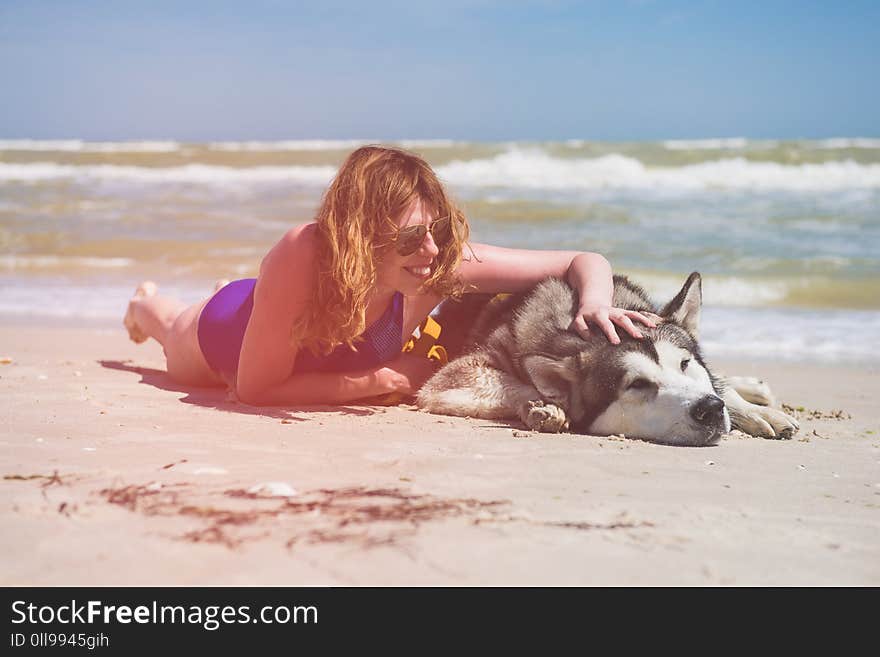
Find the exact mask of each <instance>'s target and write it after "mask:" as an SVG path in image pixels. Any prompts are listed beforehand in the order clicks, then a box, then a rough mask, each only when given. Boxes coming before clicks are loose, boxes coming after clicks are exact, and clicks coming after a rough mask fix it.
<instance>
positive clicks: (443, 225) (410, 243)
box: [394, 217, 450, 256]
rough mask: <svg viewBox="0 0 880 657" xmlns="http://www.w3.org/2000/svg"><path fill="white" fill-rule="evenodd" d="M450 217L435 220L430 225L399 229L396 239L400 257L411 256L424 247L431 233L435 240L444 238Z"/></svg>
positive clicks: (395, 242)
mask: <svg viewBox="0 0 880 657" xmlns="http://www.w3.org/2000/svg"><path fill="white" fill-rule="evenodd" d="M449 225H450V217H441V218H440V219H434V221H432V222H431V223H430V225H428V224H417V225H415V226H405V227H403V228H400V229H398V231H397V236H396V237H395V238H394V244H395V248H396V250H397V253H398V255H402V256H410V255H412V254H413V253H415V252H416V251H418V250H419V248H420V247H421V246H422V243H423V242H424V241H425V235H427V234H428V233H429V232H430V233H431V236H432V237H434V238H437V237H440V238H443V237H445V236H446V232H447V231H448V230H449Z"/></svg>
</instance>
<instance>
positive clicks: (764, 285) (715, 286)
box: [631, 272, 792, 306]
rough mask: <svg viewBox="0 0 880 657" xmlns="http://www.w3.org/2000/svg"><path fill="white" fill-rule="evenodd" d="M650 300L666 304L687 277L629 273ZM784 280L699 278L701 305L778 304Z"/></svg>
mask: <svg viewBox="0 0 880 657" xmlns="http://www.w3.org/2000/svg"><path fill="white" fill-rule="evenodd" d="M631 278H632V280H634V281H638V283H639V285H641V286H642V287H644V288H645V290H647V291H648V293H649V294H650V295H651V297H652V298H653V299H655V300H657V301H658V302H664V303H665V302H666V301H668V300H670V299H672V298H674V297H675V295H676V294H678V291H679V290H680V289H681V286H682V284H684V281H685V279H686V278H687V276H685V275H680V276H676V275H671V274H653V273H648V272H644V273H642V272H639V273H633V274H632V276H631ZM791 287H792V286H791V285H790V284H789V283H786V282H785V281H778V280H776V281H772V280H759V279H746V278H739V277H735V276H723V277H722V276H711V275H709V276H703V284H702V288H703V302H704V303H707V304H710V305H713V306H763V305H770V304H773V303H775V302H778V301H782V300H783V299H785V297H786V296H787V295H788V293H789V291H790V290H791Z"/></svg>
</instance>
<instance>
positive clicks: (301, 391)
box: [235, 224, 435, 406]
mask: <svg viewBox="0 0 880 657" xmlns="http://www.w3.org/2000/svg"><path fill="white" fill-rule="evenodd" d="M315 275H316V274H315V244H314V224H307V225H304V226H299V227H297V228H293V229H291V230H290V231H288V233H287V234H285V236H284V237H283V238H282V239H281V240H280V241H279V242H278V244H276V245H275V246H274V247H273V248H272V250H271V251H269V253H268V254H267V255H266V257H265V258H264V259H263V262H262V264H261V266H260V277H259V278H258V279H257V285H256V288H255V289H254V308H253V311H252V312H251V317H250V320H249V321H248V326H247V330H246V331H245V334H244V340H243V342H242V346H241V354H240V356H239V359H238V375H237V377H236V382H235V394H236V396H237V397H238V399H239V400H240V401H242V402H244V403H246V404H250V405H253V406H274V405H295V404H338V403H344V402H348V401H352V400H354V399H360V398H363V397H370V396H373V395H379V394H383V393H386V392H402V393H405V394H412V393H414V392H415V390H417V389H418V388H419V387H420V386H421V385H422V383H424V382H425V380H426V379H427V378H428V376H430V375H431V374H432V373H433V370H434V368H435V365H434V364H433V362H432V361H429V360H428V359H426V358H418V359H417V358H415V357H413V356H409V355H407V354H401V356H398V357H397V358H396V359H395V360H393V361H391V362H390V363H387V364H385V365H384V366H381V367H376V368H372V369H367V370H362V371H359V372H348V373H344V374H335V373H323V372H320V373H304V374H296V375H293V376H291V371H292V370H293V365H294V362H295V361H296V356H297V353H298V352H299V349H298V348H297V347H296V346H295V345H291V341H290V328H291V326H292V325H293V323H294V322H295V321H296V320H297V319H298V318H299V316H300V315H301V314H302V313H303V312H305V311H306V309H307V307H308V304H309V303H311V302H312V297H311V290H312V288H313V286H314V277H315Z"/></svg>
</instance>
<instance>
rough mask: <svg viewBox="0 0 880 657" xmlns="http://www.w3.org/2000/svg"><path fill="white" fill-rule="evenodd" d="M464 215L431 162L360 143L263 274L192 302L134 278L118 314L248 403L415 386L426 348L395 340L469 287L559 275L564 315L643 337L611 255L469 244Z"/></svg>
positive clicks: (197, 379)
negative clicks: (618, 292) (621, 293)
mask: <svg viewBox="0 0 880 657" xmlns="http://www.w3.org/2000/svg"><path fill="white" fill-rule="evenodd" d="M467 238H468V225H467V221H466V219H465V217H464V215H463V214H462V212H461V211H460V210H459V209H458V208H457V207H456V206H455V205H454V204H453V203H452V201H451V200H450V199H449V197H448V196H447V194H446V191H445V190H444V188H443V186H442V185H441V184H440V182H439V181H438V180H437V177H436V176H435V174H434V172H433V171H432V170H431V168H430V167H429V166H428V164H427V163H426V162H425V161H424V160H422V159H421V158H419V157H418V156H416V155H414V154H412V153H408V152H406V151H403V150H400V149H395V148H385V147H378V146H366V147H363V148H359V149H357V150H356V151H354V152H353V153H352V154H351V155H350V156H349V157H348V158H347V160H346V161H345V163H344V164H343V165H342V167H341V168H340V170H339V172H338V174H337V176H336V178H335V179H334V180H333V182H332V183H331V184H330V187H329V188H328V189H327V191H326V193H325V194H324V198H323V200H322V203H321V206H320V209H319V210H318V215H317V217H316V220H315V222H314V223H310V224H305V225H301V226H296V227H294V228H291V229H290V230H289V231H288V232H287V233H286V234H285V235H284V236H283V237H282V238H281V240H280V241H279V242H278V243H277V244H275V246H274V247H272V249H271V250H270V251H269V253H268V254H267V255H266V257H265V258H264V259H263V261H262V263H261V265H260V273H259V276H258V278H257V279H246V280H242V281H234V282H233V283H230V284H228V285H226V286H225V287H221V288H220V289H219V290H218V291H216V292H215V294H214V295H213V296H212V297H211V298H210V299H207V300H205V301H203V302H201V303H199V304H196V305H194V306H190V307H185V305H184V304H182V303H180V302H178V301H175V300H173V299H169V298H166V297H161V296H158V295H157V294H156V286H155V284H153V283H151V282H149V281H147V282H145V283H142V284H141V286H140V287H139V288H138V290H137V292H136V293H135V297H134V298H132V300H131V302H130V304H129V307H128V312H127V313H126V316H125V320H124V323H125V326H126V328H128V330H129V335H130V337H131V338H132V339H133V340H134V341H136V342H143V341H144V340H146V339H147V338H149V337H152V338H155V339H156V340H158V341H159V342H160V343H161V344H162V346H163V348H164V350H165V356H166V360H167V368H168V373H169V375H170V376H171V377H172V378H174V379H176V380H177V381H179V382H181V383H184V384H188V385H194V386H209V385H222V384H226V385H228V386H229V387H230V388H231V389H232V390H233V391H234V392H235V394H236V395H237V397H238V399H239V400H241V401H243V402H245V403H247V404H252V405H258V406H263V405H266V406H268V405H304V404H336V403H343V402H348V401H351V400H354V399H360V398H364V397H372V396H374V395H379V394H383V393H387V392H400V393H403V394H406V395H410V394H414V393H415V392H416V391H417V390H418V389H419V387H420V386H421V385H422V384H423V383H424V382H425V381H426V380H427V379H428V377H429V376H430V375H431V374H432V373H433V371H434V368H435V367H436V364H435V362H434V361H432V360H428V359H426V358H420V357H415V356H411V355H409V354H405V353H401V351H400V350H401V344H402V342H403V341H405V339H406V338H408V337H409V336H410V334H411V333H412V331H413V330H414V329H415V327H416V326H418V324H419V323H420V321H421V320H422V319H424V317H425V316H427V315H428V313H430V311H431V310H432V309H433V308H434V307H435V306H436V305H437V304H438V303H439V302H440V301H442V300H443V299H444V298H446V297H448V296H457V295H459V294H460V293H462V292H463V291H476V292H493V293H501V292H517V291H520V290H524V289H528V288H529V287H530V286H532V285H534V284H535V283H537V282H538V281H540V280H542V279H544V278H546V277H548V276H557V277H560V278H565V279H566V280H567V281H568V282H569V284H571V285H572V287H573V288H574V289H576V290H577V292H578V294H579V298H580V309H579V311H578V313H577V315H576V317H575V319H574V321H573V322H572V327H571V328H573V329H574V330H576V331H578V332H579V333H580V334H581V335H584V336H586V335H588V334H589V332H590V331H591V330H596V329H599V330H601V331H603V332H604V333H605V335H607V337H608V339H609V340H611V342H613V343H617V342H619V337H618V335H617V332H616V329H615V325H617V326H618V327H620V328H622V329H624V330H625V331H627V332H628V333H630V334H631V335H633V336H634V337H636V338H639V337H641V334H640V333H639V331H638V329H637V328H636V327H635V325H634V324H633V320H636V321H638V322H641V323H642V324H645V325H647V326H654V321H653V319H652V318H649V317H648V316H646V315H643V314H641V313H638V312H634V311H629V310H623V309H620V308H613V307H612V305H611V295H612V278H611V267H610V266H609V264H608V261H607V260H605V258H603V257H602V256H601V255H598V254H596V253H579V252H574V251H531V250H520V249H507V248H499V247H493V246H489V245H485V244H468V252H467V253H466V254H465V253H463V246H464V245H465V243H466V241H467Z"/></svg>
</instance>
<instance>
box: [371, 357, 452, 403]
mask: <svg viewBox="0 0 880 657" xmlns="http://www.w3.org/2000/svg"><path fill="white" fill-rule="evenodd" d="M384 369H385V375H386V376H387V379H386V382H387V386H388V390H389V392H399V393H401V394H404V395H414V394H416V393H417V392H418V391H419V388H421V387H422V385H423V384H424V383H425V381H427V380H428V379H430V378H431V376H432V375H433V374H434V372H436V371H437V370H438V369H440V363H439V362H438V361H436V360H434V359H432V358H425V357H424V356H413V355H412V354H407V353H402V354H400V355H399V356H398V357H397V358H395V359H394V360H392V361H391V362H390V363H388V365H386V366H385V368H384Z"/></svg>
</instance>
